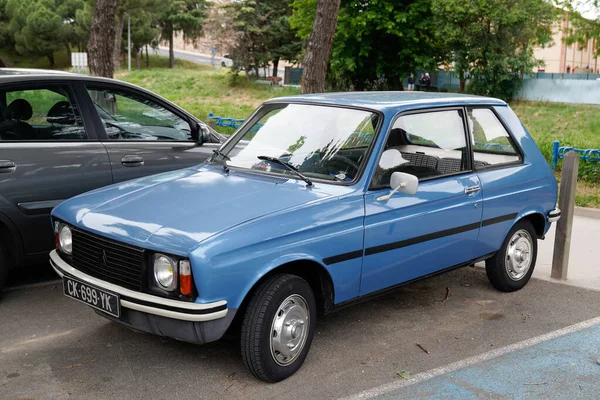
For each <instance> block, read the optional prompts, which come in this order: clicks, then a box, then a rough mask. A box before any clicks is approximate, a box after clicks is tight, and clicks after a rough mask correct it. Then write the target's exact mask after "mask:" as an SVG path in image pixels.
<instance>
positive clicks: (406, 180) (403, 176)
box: [377, 172, 419, 201]
mask: <svg viewBox="0 0 600 400" xmlns="http://www.w3.org/2000/svg"><path fill="white" fill-rule="evenodd" d="M390 187H391V188H392V191H391V192H390V193H389V194H387V195H385V196H379V197H378V198H377V201H388V200H389V199H390V198H391V197H392V196H393V195H394V193H396V192H400V193H404V194H415V193H417V189H418V188H419V178H417V177H416V176H414V175H411V174H407V173H404V172H394V173H392V176H391V178H390Z"/></svg>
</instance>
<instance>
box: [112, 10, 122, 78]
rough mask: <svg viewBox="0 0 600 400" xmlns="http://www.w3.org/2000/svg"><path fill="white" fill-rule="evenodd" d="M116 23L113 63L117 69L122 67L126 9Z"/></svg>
mask: <svg viewBox="0 0 600 400" xmlns="http://www.w3.org/2000/svg"><path fill="white" fill-rule="evenodd" d="M116 20H117V23H116V24H115V47H114V48H113V65H114V67H115V71H116V70H119V69H121V43H122V42H123V26H124V25H125V11H121V12H120V13H119V15H118V16H117V17H116Z"/></svg>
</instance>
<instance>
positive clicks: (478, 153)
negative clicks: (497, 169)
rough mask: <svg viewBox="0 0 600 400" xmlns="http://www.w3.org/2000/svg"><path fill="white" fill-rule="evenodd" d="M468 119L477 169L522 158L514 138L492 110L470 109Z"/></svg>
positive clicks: (474, 162)
mask: <svg viewBox="0 0 600 400" xmlns="http://www.w3.org/2000/svg"><path fill="white" fill-rule="evenodd" d="M468 121H469V131H470V135H471V140H472V141H473V164H474V165H473V166H474V167H475V169H480V168H485V167H488V166H492V165H499V164H507V163H513V162H516V161H519V160H520V158H519V154H518V153H517V151H516V146H515V145H514V143H513V141H512V138H511V137H510V135H509V134H508V132H507V131H506V129H505V128H504V126H503V125H502V123H501V122H500V121H499V120H498V117H496V114H494V112H493V111H492V110H490V109H487V108H474V109H470V110H469V111H468Z"/></svg>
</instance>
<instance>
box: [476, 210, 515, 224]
mask: <svg viewBox="0 0 600 400" xmlns="http://www.w3.org/2000/svg"><path fill="white" fill-rule="evenodd" d="M515 218H517V213H514V214H507V215H501V216H499V217H495V218H490V219H486V220H483V223H482V224H481V225H482V226H488V225H493V224H497V223H500V222H504V221H511V220H513V219H515Z"/></svg>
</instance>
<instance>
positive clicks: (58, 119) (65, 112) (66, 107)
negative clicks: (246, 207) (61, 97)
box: [46, 101, 75, 125]
mask: <svg viewBox="0 0 600 400" xmlns="http://www.w3.org/2000/svg"><path fill="white" fill-rule="evenodd" d="M46 121H48V122H49V123H51V124H57V125H74V124H75V113H74V112H73V109H72V108H71V104H69V102H68V101H59V102H58V103H56V104H55V105H53V106H52V107H51V108H50V110H48V114H47V115H46Z"/></svg>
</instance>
